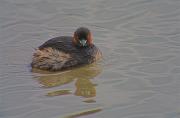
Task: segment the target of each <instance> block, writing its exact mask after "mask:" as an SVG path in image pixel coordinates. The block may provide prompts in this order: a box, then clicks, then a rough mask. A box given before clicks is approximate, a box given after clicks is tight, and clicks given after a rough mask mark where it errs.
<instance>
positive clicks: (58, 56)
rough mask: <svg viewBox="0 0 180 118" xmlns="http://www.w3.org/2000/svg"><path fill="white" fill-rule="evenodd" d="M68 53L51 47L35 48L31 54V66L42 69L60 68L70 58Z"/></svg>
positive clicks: (54, 69) (53, 69)
mask: <svg viewBox="0 0 180 118" xmlns="http://www.w3.org/2000/svg"><path fill="white" fill-rule="evenodd" d="M70 58H71V57H70V55H69V54H66V53H64V52H60V51H58V50H56V49H53V48H50V47H49V48H44V49H42V50H40V49H36V52H35V53H34V54H33V59H32V63H31V65H32V67H33V68H39V69H43V70H50V71H56V70H61V69H62V68H63V66H64V64H65V63H66V62H67V61H68V60H70Z"/></svg>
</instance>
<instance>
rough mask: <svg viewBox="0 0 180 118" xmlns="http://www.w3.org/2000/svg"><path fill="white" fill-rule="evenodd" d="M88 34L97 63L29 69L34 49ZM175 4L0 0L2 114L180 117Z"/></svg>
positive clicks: (179, 4)
mask: <svg viewBox="0 0 180 118" xmlns="http://www.w3.org/2000/svg"><path fill="white" fill-rule="evenodd" d="M79 26H86V27H88V28H89V29H91V31H92V33H93V37H94V42H95V44H96V45H97V46H98V47H99V48H100V49H101V50H102V52H103V56H104V57H103V58H104V59H103V61H102V62H101V63H100V64H95V65H89V66H85V67H82V68H77V69H74V70H70V71H66V72H63V73H62V72H58V73H48V72H42V71H37V70H31V68H30V66H29V64H30V62H31V58H32V53H33V52H34V48H36V47H38V46H39V45H41V44H42V43H43V42H45V41H46V40H48V39H50V38H53V37H56V36H60V35H72V34H73V32H74V30H75V29H76V28H77V27H79ZM179 77H180V1H179V0H88V1H87V0H86V1H85V0H1V1H0V117H2V118H63V117H66V118H78V117H83V118H92V117H94V118H179V117H180V78H179Z"/></svg>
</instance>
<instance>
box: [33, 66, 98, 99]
mask: <svg viewBox="0 0 180 118" xmlns="http://www.w3.org/2000/svg"><path fill="white" fill-rule="evenodd" d="M33 72H36V73H40V74H42V75H40V76H39V77H37V80H38V82H39V83H40V84H41V85H42V86H43V87H45V88H52V87H56V86H61V85H65V84H69V83H71V82H73V81H75V89H76V90H75V92H74V95H76V96H82V97H85V98H92V97H95V96H96V88H95V87H96V84H93V83H92V79H93V78H95V77H96V76H97V75H98V74H99V73H100V72H101V68H100V66H99V65H97V64H91V65H87V66H84V67H80V68H76V69H73V70H69V71H64V72H62V73H52V72H44V71H40V70H33ZM67 94H72V92H71V91H70V90H68V89H66V90H57V91H51V92H49V93H47V96H51V97H52V96H60V95H67ZM84 102H93V100H87V101H84Z"/></svg>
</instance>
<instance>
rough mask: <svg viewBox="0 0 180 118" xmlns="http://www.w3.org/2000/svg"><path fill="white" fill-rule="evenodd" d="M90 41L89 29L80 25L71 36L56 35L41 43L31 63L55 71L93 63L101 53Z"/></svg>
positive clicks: (36, 66)
mask: <svg viewBox="0 0 180 118" xmlns="http://www.w3.org/2000/svg"><path fill="white" fill-rule="evenodd" d="M92 42H93V41H92V35H91V32H90V31H89V29H87V28H84V27H80V28H78V29H77V30H76V31H75V33H74V36H73V37H70V36H61V37H56V38H53V39H50V40H48V41H47V42H45V43H44V44H42V45H41V46H40V47H39V48H38V49H37V50H36V52H35V53H34V54H33V59H32V63H31V65H32V67H33V68H38V69H42V70H49V71H57V70H63V69H67V68H69V67H74V66H79V65H84V64H90V63H93V62H95V61H97V60H99V59H100V58H101V57H102V53H101V52H100V50H99V49H98V48H97V47H96V46H95V45H94V44H93V43H92Z"/></svg>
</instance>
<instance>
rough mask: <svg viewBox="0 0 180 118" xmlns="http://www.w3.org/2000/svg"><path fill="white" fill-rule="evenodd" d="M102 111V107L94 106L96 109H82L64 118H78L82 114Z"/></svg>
mask: <svg viewBox="0 0 180 118" xmlns="http://www.w3.org/2000/svg"><path fill="white" fill-rule="evenodd" d="M100 111H102V108H94V109H88V110H84V111H80V112H77V113H73V114H71V115H67V116H65V117H64V118H77V117H82V116H86V115H90V114H93V113H97V112H100Z"/></svg>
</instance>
